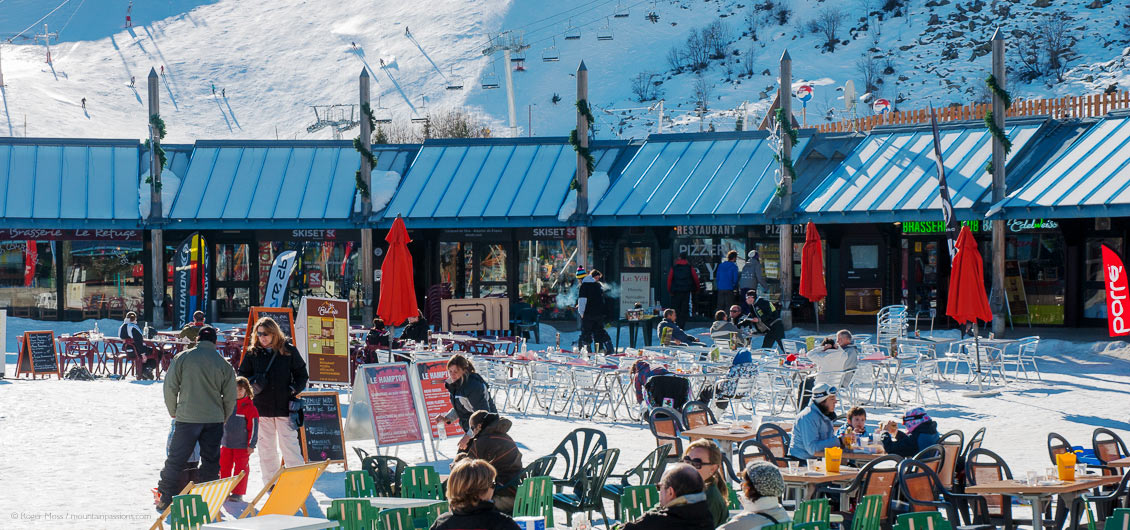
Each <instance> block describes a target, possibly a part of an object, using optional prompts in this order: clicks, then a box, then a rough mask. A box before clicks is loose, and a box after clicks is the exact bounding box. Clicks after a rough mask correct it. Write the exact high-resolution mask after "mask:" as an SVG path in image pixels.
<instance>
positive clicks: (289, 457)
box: [239, 317, 310, 482]
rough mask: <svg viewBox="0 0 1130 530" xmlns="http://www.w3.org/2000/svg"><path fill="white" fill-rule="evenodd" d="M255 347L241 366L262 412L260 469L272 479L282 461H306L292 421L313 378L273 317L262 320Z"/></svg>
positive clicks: (254, 338)
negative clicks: (299, 398) (294, 403)
mask: <svg viewBox="0 0 1130 530" xmlns="http://www.w3.org/2000/svg"><path fill="white" fill-rule="evenodd" d="M247 332H248V333H251V334H252V335H251V344H250V345H249V346H248V348H247V351H246V352H245V353H244V354H243V361H242V362H240V363H239V375H241V376H243V377H246V378H247V380H248V381H250V382H251V387H252V389H253V390H254V394H255V399H254V403H255V408H256V409H258V410H259V443H258V453H259V470H260V471H261V472H262V473H263V481H264V482H266V481H268V480H271V478H272V477H274V476H275V473H276V472H277V471H278V470H279V466H280V465H281V462H280V461H279V453H280V452H281V453H282V460H284V461H285V462H286V464H287V465H291V466H296V465H299V464H302V463H303V462H305V460H304V459H303V458H302V448H301V447H300V446H299V442H298V425H297V424H295V423H294V422H292V421H291V410H290V409H291V402H292V401H296V400H297V396H298V394H299V393H300V392H302V391H303V390H305V389H306V382H307V381H308V380H309V379H310V375H309V373H308V372H307V371H306V362H305V361H303V360H302V355H300V354H299V353H298V349H297V348H295V347H294V345H293V344H291V343H290V342H289V340H288V339H287V337H286V335H284V334H283V332H282V329H280V328H279V325H278V323H276V322H275V321H274V320H273V319H271V318H270V317H261V318H260V319H259V320H258V321H256V322H255V325H254V326H252V327H251V329H249V330H247Z"/></svg>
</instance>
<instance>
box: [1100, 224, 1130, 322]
mask: <svg viewBox="0 0 1130 530" xmlns="http://www.w3.org/2000/svg"><path fill="white" fill-rule="evenodd" d="M1103 283H1105V284H1106V321H1107V329H1108V330H1109V331H1110V336H1111V337H1121V336H1123V335H1127V334H1130V326H1127V323H1126V310H1127V300H1126V292H1127V281H1126V267H1124V266H1123V264H1122V258H1120V257H1118V254H1117V253H1116V252H1114V251H1113V250H1111V249H1110V248H1108V247H1107V246H1106V245H1103Z"/></svg>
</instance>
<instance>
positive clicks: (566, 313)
mask: <svg viewBox="0 0 1130 530" xmlns="http://www.w3.org/2000/svg"><path fill="white" fill-rule="evenodd" d="M576 254H577V241H576V239H558V240H536V241H519V242H518V296H519V297H520V298H521V301H523V302H525V303H527V304H530V305H531V306H533V307H534V308H537V310H538V312H540V313H541V315H542V318H548V319H562V318H572V317H573V313H574V309H573V305H574V304H575V303H576V296H575V292H576V289H574V288H573V287H574V285H576V284H577V276H576V270H577V265H576ZM571 291H572V292H574V295H573V296H572V299H571V300H570V295H569V293H570V292H571ZM569 302H573V303H569Z"/></svg>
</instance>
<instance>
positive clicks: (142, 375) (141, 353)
mask: <svg viewBox="0 0 1130 530" xmlns="http://www.w3.org/2000/svg"><path fill="white" fill-rule="evenodd" d="M118 338H119V339H122V340H124V341H126V344H127V345H129V346H131V347H132V350H131V348H126V352H127V354H128V353H129V352H130V351H132V352H133V356H132V358H133V361H134V364H136V365H137V366H138V367H139V368H138V369H137V378H138V379H139V380H141V379H153V370H155V369H156V368H157V362H158V360H159V357H160V355H161V354H160V353H159V352H154V351H153V350H151V349H150V348H149V347H148V346H146V345H145V337H144V334H143V333H142V332H141V327H140V326H138V325H137V313H134V312H133V311H130V312H129V313H126V319H125V321H123V322H122V325H121V326H118ZM154 353H156V355H154Z"/></svg>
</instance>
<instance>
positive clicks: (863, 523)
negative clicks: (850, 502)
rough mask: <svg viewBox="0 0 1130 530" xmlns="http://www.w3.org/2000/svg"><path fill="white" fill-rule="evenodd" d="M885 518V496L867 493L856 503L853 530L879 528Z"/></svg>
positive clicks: (852, 519)
mask: <svg viewBox="0 0 1130 530" xmlns="http://www.w3.org/2000/svg"><path fill="white" fill-rule="evenodd" d="M882 518H883V496H882V495H867V496H866V497H863V498H862V499H859V503H858V504H856V505H855V513H854V514H853V516H852V518H851V530H879V527H880V523H881V522H882Z"/></svg>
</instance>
